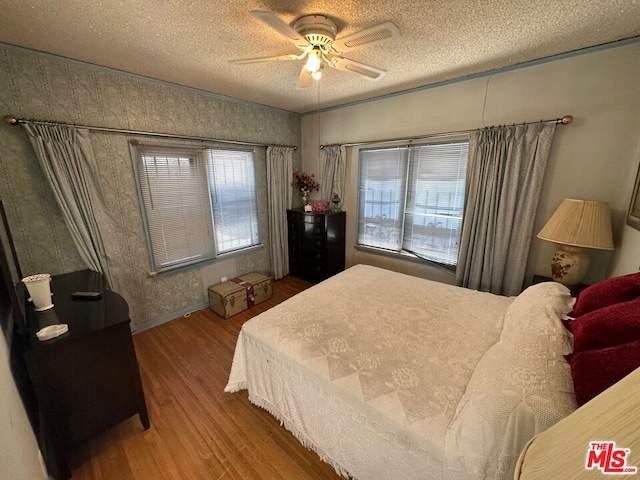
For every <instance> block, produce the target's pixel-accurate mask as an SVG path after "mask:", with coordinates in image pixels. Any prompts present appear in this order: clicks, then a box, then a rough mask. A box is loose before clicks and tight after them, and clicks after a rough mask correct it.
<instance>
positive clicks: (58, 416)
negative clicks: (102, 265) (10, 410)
mask: <svg viewBox="0 0 640 480" xmlns="http://www.w3.org/2000/svg"><path fill="white" fill-rule="evenodd" d="M51 290H52V292H53V298H52V300H53V303H54V307H53V308H52V309H50V310H45V311H43V312H36V311H35V310H34V307H33V305H31V304H30V303H29V304H28V306H27V323H28V328H29V342H30V348H29V350H28V351H27V352H26V353H25V354H24V358H25V360H26V365H27V369H28V372H29V376H30V378H31V383H32V385H33V389H34V391H35V395H36V397H37V403H38V410H39V424H40V428H39V430H40V431H39V433H38V437H39V438H38V440H39V443H40V449H41V451H42V453H43V456H44V459H45V462H46V465H47V469H48V470H49V474H50V476H51V477H53V478H55V479H56V480H61V479H68V478H70V477H71V471H70V469H69V465H68V463H67V460H68V457H69V455H70V454H71V453H72V452H73V451H74V449H75V447H77V446H78V445H79V444H81V443H84V442H85V441H87V440H89V439H90V438H92V437H93V436H95V435H97V434H98V433H101V432H103V431H105V430H107V429H108V428H111V427H113V426H114V425H116V424H118V423H119V422H122V421H124V420H126V419H127V418H129V417H131V416H133V415H136V414H137V415H139V416H140V421H141V423H142V427H143V428H144V429H145V430H146V429H148V428H149V416H148V413H147V406H146V402H145V399H144V391H143V389H142V383H141V381H140V372H139V370H138V362H137V360H136V354H135V348H134V345H133V339H132V338H131V329H130V327H129V323H130V321H129V306H128V305H127V302H126V301H125V300H124V298H122V297H121V296H120V295H118V294H117V293H115V292H113V291H111V290H106V289H105V288H104V279H103V277H102V275H100V274H98V273H96V272H92V271H90V270H83V271H81V272H73V273H67V274H64V275H56V276H54V277H52V281H51ZM75 291H96V292H100V293H102V298H100V299H97V300H74V299H72V298H71V294H72V293H73V292H75ZM57 323H66V324H67V325H69V331H68V332H67V333H65V334H63V335H61V336H60V337H57V338H54V339H51V340H46V341H42V342H41V341H39V340H38V338H37V337H36V332H37V331H38V330H40V329H41V328H43V327H45V326H47V325H52V324H57Z"/></svg>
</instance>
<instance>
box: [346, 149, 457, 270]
mask: <svg viewBox="0 0 640 480" xmlns="http://www.w3.org/2000/svg"><path fill="white" fill-rule="evenodd" d="M468 152H469V142H468V140H466V139H465V140H463V141H461V140H457V141H453V142H447V143H443V142H439V143H429V144H424V145H415V146H411V147H392V148H377V149H367V150H361V151H360V160H359V197H358V244H360V245H365V246H369V247H376V248H380V249H384V250H390V251H394V252H401V251H405V252H409V253H412V254H414V255H416V256H418V257H420V258H424V259H426V260H430V261H433V262H436V263H439V264H443V265H447V266H455V265H456V262H457V258H458V244H459V241H460V230H461V228H462V214H463V207H464V187H465V178H466V169H467V157H468Z"/></svg>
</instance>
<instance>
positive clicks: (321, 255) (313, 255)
mask: <svg viewBox="0 0 640 480" xmlns="http://www.w3.org/2000/svg"><path fill="white" fill-rule="evenodd" d="M300 259H301V260H302V261H307V260H311V261H313V262H321V263H324V262H325V261H326V260H327V253H326V252H325V251H323V250H313V249H311V250H310V249H306V248H303V249H302V253H301V254H300Z"/></svg>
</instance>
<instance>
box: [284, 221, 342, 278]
mask: <svg viewBox="0 0 640 480" xmlns="http://www.w3.org/2000/svg"><path fill="white" fill-rule="evenodd" d="M345 223H346V213H345V212H330V213H311V212H305V211H304V210H303V209H302V208H295V209H291V210H287V224H288V229H289V271H290V273H291V274H292V275H296V276H298V277H301V278H304V279H305V280H309V281H312V282H319V281H321V280H324V279H325V278H328V277H330V276H332V275H335V274H336V273H339V272H341V271H343V270H344V257H345V234H344V231H345Z"/></svg>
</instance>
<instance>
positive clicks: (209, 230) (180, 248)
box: [138, 146, 215, 271]
mask: <svg viewBox="0 0 640 480" xmlns="http://www.w3.org/2000/svg"><path fill="white" fill-rule="evenodd" d="M138 148H139V155H138V161H139V164H138V172H139V175H138V176H139V182H140V190H141V194H142V199H143V203H144V213H145V217H146V222H147V226H148V228H147V236H148V238H149V243H150V246H151V253H152V255H151V256H152V261H153V263H154V265H153V268H154V270H155V271H162V270H165V269H168V268H170V267H172V266H175V265H185V264H190V263H195V262H199V261H202V260H206V259H210V258H213V257H214V256H215V250H214V239H213V225H212V220H211V208H210V205H209V192H208V187H207V177H206V171H205V169H206V164H205V158H204V155H203V150H201V149H196V148H185V147H182V148H180V149H179V150H178V149H172V148H161V147H151V146H140V147H138Z"/></svg>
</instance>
